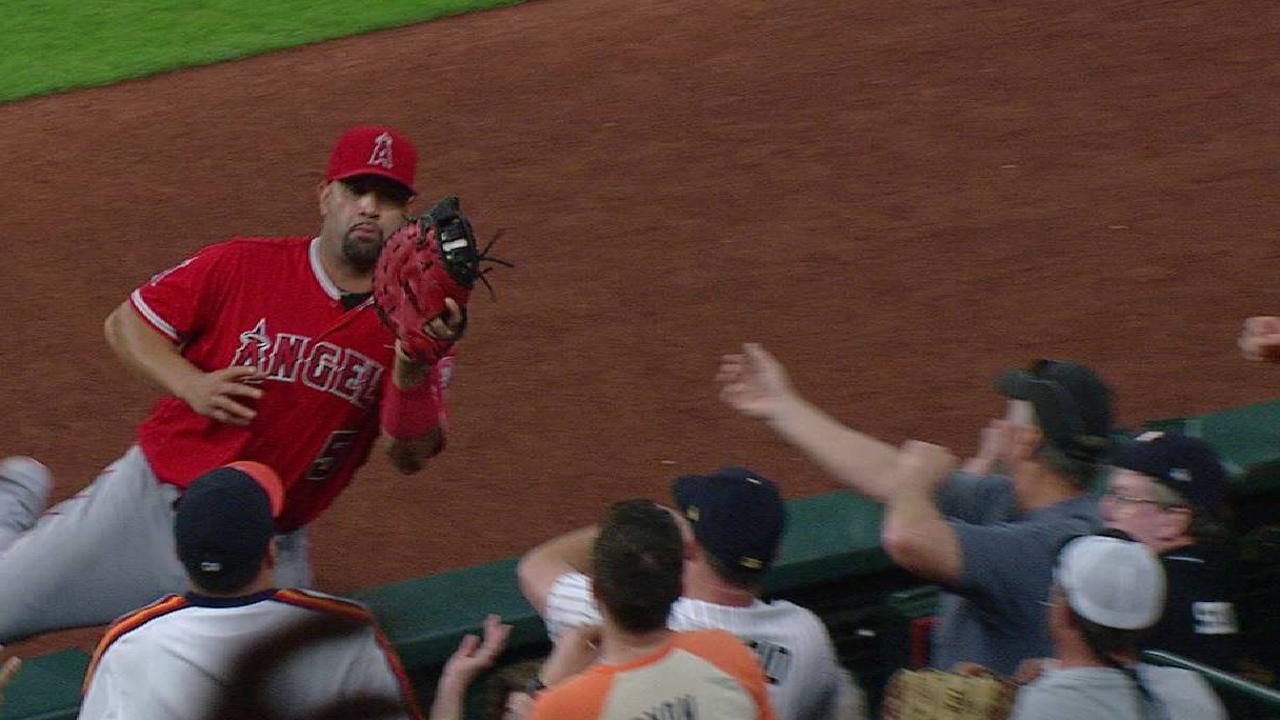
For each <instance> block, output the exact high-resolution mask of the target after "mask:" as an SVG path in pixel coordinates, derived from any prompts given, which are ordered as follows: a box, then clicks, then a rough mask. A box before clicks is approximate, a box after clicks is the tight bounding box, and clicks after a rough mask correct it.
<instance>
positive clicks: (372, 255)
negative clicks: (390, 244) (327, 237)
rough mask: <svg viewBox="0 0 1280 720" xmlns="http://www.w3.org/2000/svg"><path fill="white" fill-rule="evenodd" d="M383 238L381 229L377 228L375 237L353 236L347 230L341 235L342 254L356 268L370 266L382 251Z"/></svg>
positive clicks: (376, 260)
mask: <svg viewBox="0 0 1280 720" xmlns="http://www.w3.org/2000/svg"><path fill="white" fill-rule="evenodd" d="M385 240H386V238H385V237H383V234H382V230H381V229H379V230H378V237H377V239H372V238H361V237H353V236H352V233H350V232H348V233H347V234H346V235H343V236H342V256H343V257H344V258H346V260H347V262H349V263H351V264H352V265H354V266H356V267H358V268H365V269H368V268H372V267H373V265H374V263H376V262H378V255H379V254H380V253H381V252H382V245H383V243H384V242H385Z"/></svg>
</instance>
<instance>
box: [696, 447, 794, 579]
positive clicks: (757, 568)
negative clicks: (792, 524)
mask: <svg viewBox="0 0 1280 720" xmlns="http://www.w3.org/2000/svg"><path fill="white" fill-rule="evenodd" d="M671 493H672V495H673V496H674V497H675V500H676V504H677V505H679V507H680V512H682V513H683V514H684V516H685V518H686V519H687V520H688V521H689V524H690V525H692V526H693V534H694V537H696V538H697V539H698V544H699V545H701V546H702V548H703V549H704V550H706V551H707V552H708V553H710V554H711V555H712V556H714V557H715V558H716V559H717V560H719V561H720V563H721V564H723V565H724V566H725V567H727V568H732V569H735V570H740V571H747V572H763V571H764V570H765V569H767V568H768V567H769V564H770V563H772V562H773V559H774V557H775V556H776V555H777V554H778V546H779V545H780V544H781V543H782V533H783V531H784V530H785V529H786V524H787V509H786V505H785V504H784V503H783V501H782V497H781V495H779V494H778V488H777V486H776V485H774V484H773V483H772V482H770V481H769V480H768V479H766V478H765V477H764V476H762V475H759V474H757V473H754V472H751V471H750V470H747V469H746V468H741V467H725V468H721V469H719V470H717V471H715V472H714V473H712V474H710V475H684V476H681V477H678V478H676V479H675V482H674V483H673V484H672V487H671Z"/></svg>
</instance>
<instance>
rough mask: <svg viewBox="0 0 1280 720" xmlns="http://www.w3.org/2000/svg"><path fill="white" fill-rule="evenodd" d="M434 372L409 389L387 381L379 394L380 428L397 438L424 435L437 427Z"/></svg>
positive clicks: (438, 397) (439, 404) (439, 414)
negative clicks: (380, 407)
mask: <svg viewBox="0 0 1280 720" xmlns="http://www.w3.org/2000/svg"><path fill="white" fill-rule="evenodd" d="M436 377H437V375H436V373H434V372H428V373H427V377H426V378H424V379H423V380H422V382H420V383H418V384H417V385H414V386H413V387H411V388H401V387H397V386H396V384H395V383H394V382H392V381H390V380H388V381H387V389H386V390H385V391H383V393H382V412H381V415H380V417H379V421H380V422H381V424H382V430H383V431H384V432H386V433H387V434H388V435H390V436H391V437H393V438H396V439H397V440H407V439H411V438H417V437H421V436H423V435H425V434H426V433H427V432H428V431H429V430H432V429H433V428H437V427H440V420H441V413H440V407H441V403H440V390H439V388H438V387H437V385H436Z"/></svg>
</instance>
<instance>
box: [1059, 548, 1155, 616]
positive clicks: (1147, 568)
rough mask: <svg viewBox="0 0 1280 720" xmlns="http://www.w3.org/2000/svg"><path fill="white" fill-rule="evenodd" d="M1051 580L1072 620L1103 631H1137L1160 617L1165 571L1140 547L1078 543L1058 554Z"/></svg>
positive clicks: (1146, 549)
mask: <svg viewBox="0 0 1280 720" xmlns="http://www.w3.org/2000/svg"><path fill="white" fill-rule="evenodd" d="M1053 578H1054V582H1055V583H1056V584H1057V585H1058V587H1060V588H1062V591H1063V593H1064V594H1065V595H1066V597H1067V604H1068V605H1070V606H1071V609H1072V610H1074V611H1075V612H1076V614H1078V615H1080V617H1083V618H1084V619H1086V620H1088V621H1090V622H1093V623H1096V624H1098V625H1101V626H1103V627H1108V628H1115V629H1117V630H1141V629H1144V628H1148V627H1151V626H1152V625H1155V624H1156V621H1157V620H1159V619H1160V615H1161V613H1163V612H1164V590H1165V580H1164V568H1162V567H1161V566H1160V561H1159V560H1158V559H1157V558H1156V556H1155V554H1154V553H1152V552H1151V550H1150V549H1149V548H1147V546H1145V545H1143V544H1142V543H1139V542H1133V541H1130V540H1122V539H1120V538H1115V537H1106V536H1101V535H1085V536H1083V537H1078V538H1076V539H1074V540H1072V541H1070V542H1068V543H1067V544H1066V545H1064V546H1063V548H1062V551H1061V552H1060V553H1059V554H1058V564H1057V567H1056V568H1055V569H1054V574H1053Z"/></svg>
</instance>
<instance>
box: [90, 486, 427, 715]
mask: <svg viewBox="0 0 1280 720" xmlns="http://www.w3.org/2000/svg"><path fill="white" fill-rule="evenodd" d="M283 495H284V492H283V488H282V485H281V483H280V479H279V477H278V476H277V475H276V473H275V472H274V471H273V470H271V469H270V468H268V467H267V466H265V465H262V464H260V463H252V462H237V463H232V464H231V465H228V466H223V467H220V468H217V469H214V470H212V471H209V472H207V473H205V474H203V475H201V476H199V477H198V478H196V479H195V480H194V481H193V482H192V484H191V486H190V487H189V488H188V489H187V492H186V493H185V494H184V495H183V497H182V500H181V501H180V502H179V503H178V507H177V511H176V515H175V519H174V538H175V540H176V545H177V550H178V557H179V559H180V560H181V561H182V564H183V566H184V567H185V568H186V571H187V574H188V579H189V582H190V585H191V591H190V592H188V593H186V594H185V595H170V596H168V597H165V598H162V599H160V600H158V601H156V602H155V603H152V604H151V605H148V606H147V607H144V608H142V609H140V610H137V611H135V612H133V613H130V614H128V615H125V616H124V617H122V618H120V619H119V620H117V621H116V622H115V623H114V624H113V625H112V626H111V628H110V629H108V631H107V633H106V635H105V636H104V637H103V639H102V641H101V643H100V644H99V645H98V649H97V651H96V652H95V653H94V657H93V661H92V663H91V664H90V666H89V670H88V673H87V674H86V678H87V679H86V681H85V682H86V688H85V699H84V703H83V705H82V706H81V708H80V717H81V718H82V720H96V719H98V718H113V717H129V718H135V719H141V720H146V719H148V718H156V719H157V720H160V719H161V718H163V719H164V720H182V719H184V718H191V719H192V720H195V719H197V718H205V717H208V716H209V713H211V712H213V713H216V717H219V718H230V717H255V718H270V717H312V716H319V713H320V712H321V710H322V709H323V708H327V707H331V706H334V705H340V704H342V703H355V702H361V703H365V705H362V706H361V707H370V708H372V707H379V708H383V709H385V708H387V707H390V708H392V709H398V712H397V713H396V714H395V715H394V716H395V717H401V718H405V717H415V718H416V717H420V713H419V712H418V711H417V709H416V708H415V706H414V700H413V693H412V690H411V689H410V687H409V684H408V681H407V680H406V678H405V676H404V672H403V671H402V670H401V668H400V662H399V660H398V659H397V658H396V656H395V654H394V652H392V650H391V649H390V645H389V644H388V643H387V641H386V639H385V638H383V637H382V636H381V633H379V632H378V630H377V629H376V627H375V626H374V623H373V620H372V617H371V616H370V615H369V613H368V611H367V610H365V609H364V608H363V607H362V606H360V605H358V604H356V603H354V602H351V601H349V600H343V599H340V598H336V597H332V596H329V595H324V594H321V593H316V592H310V591H303V590H294V589H283V590H279V589H276V588H275V587H274V578H273V567H274V563H275V557H276V551H275V540H274V538H273V535H274V532H275V529H274V516H275V515H276V514H277V513H279V512H280V508H281V506H282V505H283ZM281 644H283V645H285V646H288V647H296V648H297V649H296V651H295V652H293V653H292V654H291V655H288V656H282V651H281V650H280V648H279V645H281ZM259 703H262V704H261V705H259ZM363 716H364V717H374V716H375V715H374V714H373V713H372V712H369V713H366V714H365V715H363ZM376 716H377V717H386V715H376Z"/></svg>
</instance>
